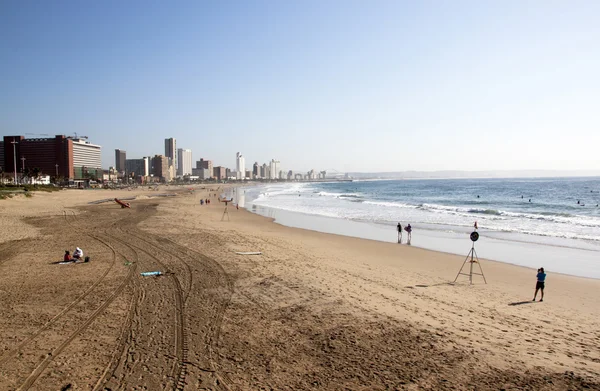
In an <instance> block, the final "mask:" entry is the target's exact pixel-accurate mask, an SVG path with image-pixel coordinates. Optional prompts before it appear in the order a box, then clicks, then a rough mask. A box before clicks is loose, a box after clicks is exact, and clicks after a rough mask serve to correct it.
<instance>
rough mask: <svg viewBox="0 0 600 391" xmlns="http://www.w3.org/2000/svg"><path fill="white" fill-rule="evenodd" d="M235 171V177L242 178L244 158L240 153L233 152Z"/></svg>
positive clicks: (244, 170) (244, 168)
mask: <svg viewBox="0 0 600 391" xmlns="http://www.w3.org/2000/svg"><path fill="white" fill-rule="evenodd" d="M235 171H236V173H237V177H236V178H237V179H239V180H243V179H244V178H245V174H246V159H245V158H244V156H243V155H242V154H241V153H239V152H238V153H236V154H235Z"/></svg>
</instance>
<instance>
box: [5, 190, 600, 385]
mask: <svg viewBox="0 0 600 391" xmlns="http://www.w3.org/2000/svg"><path fill="white" fill-rule="evenodd" d="M215 188H216V186H215ZM221 190H222V189H220V190H219V191H221ZM172 191H173V192H175V193H176V194H177V196H176V197H169V198H165V197H161V198H157V197H152V196H153V195H155V194H158V193H164V192H172ZM211 194H215V192H214V191H213V192H211ZM115 196H119V197H131V196H137V197H138V199H136V200H132V201H129V202H131V206H132V207H131V209H121V208H120V207H119V206H118V205H117V204H115V203H102V204H97V205H89V204H88V202H90V201H94V200H99V199H105V198H112V197H115ZM207 197H209V195H208V193H207V192H206V191H205V190H201V189H199V188H198V189H196V190H195V191H194V192H190V191H187V190H185V191H183V190H181V189H176V188H174V187H169V188H165V187H163V188H161V189H160V190H159V192H150V191H141V190H133V191H104V190H102V191H76V190H74V191H65V192H60V193H50V194H45V193H42V194H37V193H36V194H35V195H34V196H33V197H32V198H24V197H23V198H15V199H10V200H2V201H0V212H1V213H2V225H1V227H0V269H1V273H2V276H3V279H1V280H0V297H1V300H2V304H3V316H2V317H0V335H2V338H1V340H0V389H8V390H13V389H32V390H34V389H35V390H47V389H69V388H65V387H70V388H71V389H82V390H89V389H98V390H105V389H109V390H117V389H148V390H155V389H156V390H159V389H179V390H197V389H212V390H218V389H222V390H257V389H273V390H281V389H289V390H292V389H294V390H298V389H329V390H339V389H350V390H379V389H381V390H384V389H478V390H486V389H495V390H497V389H542V390H543V389H556V390H562V389H600V375H598V374H599V373H600V348H599V346H600V331H599V330H600V324H599V322H598V319H599V318H600V301H599V300H597V297H595V296H596V295H597V293H596V292H598V288H600V281H598V280H593V279H586V278H579V277H572V276H565V275H558V274H549V276H548V282H547V289H546V297H545V300H544V302H543V303H540V302H535V303H533V302H531V301H530V300H531V298H532V295H533V287H534V284H535V273H532V271H531V269H527V268H523V267H518V266H513V265H508V264H503V263H498V262H485V264H484V265H483V266H484V272H485V275H486V278H487V280H488V284H484V283H483V281H482V280H481V279H480V277H478V276H475V280H474V282H475V284H473V285H469V284H468V283H466V277H462V278H461V279H459V283H458V284H454V285H452V284H449V282H450V281H452V280H453V279H454V277H455V275H456V272H457V270H458V268H459V267H460V265H461V264H462V262H463V261H464V257H463V256H454V255H450V254H445V253H438V252H434V251H428V250H423V249H419V248H413V247H408V246H399V245H397V244H394V243H382V242H376V241H371V240H366V239H357V238H350V237H345V236H338V235H332V234H324V233H318V232H314V231H307V230H302V229H297V228H289V227H284V226H280V225H277V224H273V223H272V222H271V220H269V219H267V218H264V217H261V216H258V215H255V214H252V213H249V212H247V211H245V210H243V209H239V210H238V209H236V208H235V207H232V206H231V205H230V206H229V207H228V214H224V205H223V204H220V203H218V202H216V199H215V198H214V197H213V198H211V199H212V203H211V205H208V206H200V205H199V200H200V199H201V198H207ZM227 215H228V216H227ZM223 217H225V220H226V221H222V219H223ZM227 217H229V221H227V220H228V219H227ZM75 246H80V247H82V248H83V250H84V252H85V255H89V256H90V257H91V259H92V260H91V262H90V263H82V264H71V265H57V264H55V262H56V261H59V260H60V259H62V255H63V253H64V250H65V249H71V250H72V249H73V248H74V247H75ZM244 251H250V252H254V251H260V252H261V253H262V254H261V255H238V254H236V252H244ZM143 271H161V272H162V273H163V275H162V276H160V277H142V276H140V274H139V273H140V272H143Z"/></svg>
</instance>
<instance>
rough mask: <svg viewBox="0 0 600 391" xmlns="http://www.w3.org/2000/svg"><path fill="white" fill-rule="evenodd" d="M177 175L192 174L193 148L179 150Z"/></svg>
mask: <svg viewBox="0 0 600 391" xmlns="http://www.w3.org/2000/svg"><path fill="white" fill-rule="evenodd" d="M177 164H178V166H177V176H184V175H191V174H192V150H191V149H182V148H179V149H178V150H177Z"/></svg>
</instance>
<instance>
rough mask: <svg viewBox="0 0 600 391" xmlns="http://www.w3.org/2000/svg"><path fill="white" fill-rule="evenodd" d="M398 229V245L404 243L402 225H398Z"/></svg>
mask: <svg viewBox="0 0 600 391" xmlns="http://www.w3.org/2000/svg"><path fill="white" fill-rule="evenodd" d="M396 228H397V229H398V243H402V225H401V224H400V223H398V226H397V227H396Z"/></svg>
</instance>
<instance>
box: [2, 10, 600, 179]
mask: <svg viewBox="0 0 600 391" xmlns="http://www.w3.org/2000/svg"><path fill="white" fill-rule="evenodd" d="M0 11H1V14H2V19H1V20H2V23H0V53H1V54H0V56H2V61H0V73H1V74H2V75H3V76H4V78H3V80H4V83H3V88H2V89H1V90H0V132H1V133H0V136H2V135H12V134H27V133H34V134H50V135H55V134H67V135H71V134H74V133H75V132H77V133H79V134H85V135H86V136H88V137H89V138H90V139H91V140H94V142H95V143H97V144H99V145H102V146H103V150H102V161H103V162H105V163H103V165H104V166H106V167H107V166H108V165H110V164H108V162H110V161H112V158H113V157H114V155H113V154H114V150H115V149H119V148H121V149H124V150H126V151H127V154H128V156H131V157H135V158H141V157H143V156H145V155H147V154H148V152H149V151H152V152H153V153H156V152H158V151H161V150H162V148H161V145H160V144H159V143H160V141H159V140H161V139H164V137H165V135H173V137H175V138H176V139H177V142H178V144H179V145H181V146H185V148H188V149H191V150H193V151H194V152H195V153H197V154H198V156H207V157H210V159H212V160H213V161H215V162H219V164H220V165H225V166H228V167H234V166H235V160H234V159H235V158H234V155H235V152H236V151H238V150H243V151H245V154H246V155H247V156H248V157H251V158H252V161H261V162H268V161H270V160H271V159H272V158H273V156H281V157H283V156H284V157H285V160H286V167H293V168H294V169H296V170H298V171H308V170H310V169H312V168H315V169H336V170H339V171H341V172H384V171H410V170H420V171H436V170H473V171H477V170H519V169H528V170H534V169H550V170H559V169H565V170H586V169H587V170H589V169H595V170H597V169H600V160H599V159H597V158H596V151H595V149H596V147H595V146H596V145H598V144H600V132H598V131H597V129H598V128H599V127H600V118H598V116H597V115H596V114H595V112H596V108H595V105H596V104H595V102H597V101H598V98H600V88H599V87H600V76H599V75H598V73H597V69H598V67H599V66H600V54H599V53H598V51H597V49H596V46H597V42H598V41H599V40H600V29H599V28H598V24H597V21H596V15H598V14H600V3H598V2H592V1H582V2H578V3H577V6H572V5H570V4H567V3H547V2H544V1H532V2H528V3H527V4H522V3H521V2H516V1H508V2H485V3H481V2H476V1H465V2H460V3H456V4H450V3H448V4H435V5H431V4H426V3H410V2H388V1H378V2H376V3H363V2H358V1H348V2H346V1H344V2H342V1H335V0H333V1H329V2H316V1H307V2H301V3H293V2H267V3H264V2H263V3H260V2H250V3H243V4H208V3H198V2H187V1H183V2H181V3H180V4H179V6H178V7H172V6H170V5H169V4H163V3H154V4H144V5H143V7H142V6H140V5H139V4H135V3H128V4H120V5H119V6H118V7H117V6H116V4H115V3H111V2H106V3H99V4H95V5H94V6H93V7H90V6H89V5H87V4H81V3H77V2H64V3H40V4H39V5H37V6H36V7H30V6H27V5H26V4H23V3H22V2H16V1H8V2H3V3H2V5H1V6H0ZM157 26H158V28H157ZM307 26H310V28H307ZM130 140H131V141H130ZM134 140H135V141H134ZM174 159H175V160H176V159H177V157H176V156H175V157H174Z"/></svg>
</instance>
